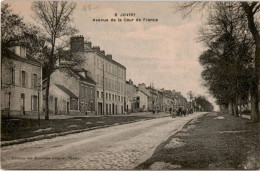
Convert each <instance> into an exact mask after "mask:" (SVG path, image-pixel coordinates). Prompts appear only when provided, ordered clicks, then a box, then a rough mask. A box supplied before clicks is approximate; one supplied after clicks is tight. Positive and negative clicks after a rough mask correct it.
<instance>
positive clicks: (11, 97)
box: [1, 46, 42, 117]
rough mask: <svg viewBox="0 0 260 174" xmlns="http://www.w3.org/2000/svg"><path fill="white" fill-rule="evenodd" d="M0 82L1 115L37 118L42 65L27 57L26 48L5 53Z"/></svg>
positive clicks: (40, 98)
mask: <svg viewBox="0 0 260 174" xmlns="http://www.w3.org/2000/svg"><path fill="white" fill-rule="evenodd" d="M1 82H2V86H1V87H2V88H1V111H2V115H8V114H9V113H10V116H22V115H33V116H34V115H35V116H36V117H37V113H38V111H40V112H41V111H42V108H41V100H42V92H41V86H42V64H41V63H40V62H39V61H37V60H36V59H35V58H33V57H32V56H31V55H29V54H28V53H27V52H26V48H24V47H23V46H14V47H12V48H10V50H8V51H7V57H6V61H5V62H4V63H3V64H2V67H1ZM38 92H39V95H38ZM9 109H10V112H9Z"/></svg>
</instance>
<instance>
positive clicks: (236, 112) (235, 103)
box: [233, 100, 238, 117]
mask: <svg viewBox="0 0 260 174" xmlns="http://www.w3.org/2000/svg"><path fill="white" fill-rule="evenodd" d="M233 109H234V116H236V117H238V105H237V100H235V102H233Z"/></svg>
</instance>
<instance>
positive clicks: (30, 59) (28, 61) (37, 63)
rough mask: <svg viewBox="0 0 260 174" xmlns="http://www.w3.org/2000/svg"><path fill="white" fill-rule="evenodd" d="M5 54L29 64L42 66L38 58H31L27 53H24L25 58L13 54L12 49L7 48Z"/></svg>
mask: <svg viewBox="0 0 260 174" xmlns="http://www.w3.org/2000/svg"><path fill="white" fill-rule="evenodd" d="M6 56H7V57H8V58H10V59H14V60H18V61H21V62H25V63H28V64H31V65H35V66H40V67H42V66H43V65H42V63H41V62H39V61H38V60H36V59H35V58H33V57H32V56H31V55H29V54H28V53H27V54H26V58H23V57H21V56H19V55H17V54H15V53H14V52H13V51H11V50H7V51H6Z"/></svg>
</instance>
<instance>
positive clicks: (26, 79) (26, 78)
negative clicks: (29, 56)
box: [25, 71, 28, 87]
mask: <svg viewBox="0 0 260 174" xmlns="http://www.w3.org/2000/svg"><path fill="white" fill-rule="evenodd" d="M25 87H28V73H27V72H26V71H25Z"/></svg>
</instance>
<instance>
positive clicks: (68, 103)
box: [67, 102, 70, 115]
mask: <svg viewBox="0 0 260 174" xmlns="http://www.w3.org/2000/svg"><path fill="white" fill-rule="evenodd" d="M69 114H70V102H67V115H69Z"/></svg>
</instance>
